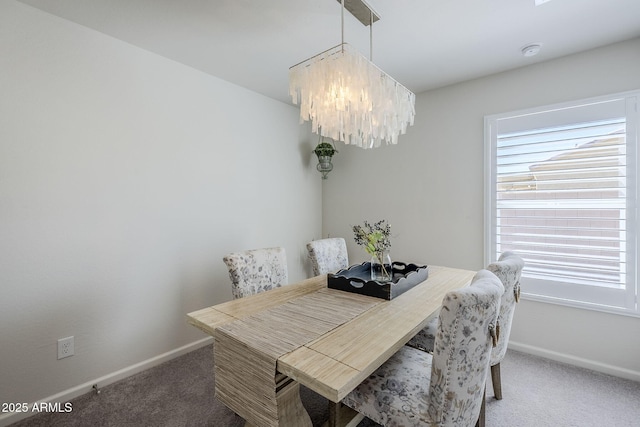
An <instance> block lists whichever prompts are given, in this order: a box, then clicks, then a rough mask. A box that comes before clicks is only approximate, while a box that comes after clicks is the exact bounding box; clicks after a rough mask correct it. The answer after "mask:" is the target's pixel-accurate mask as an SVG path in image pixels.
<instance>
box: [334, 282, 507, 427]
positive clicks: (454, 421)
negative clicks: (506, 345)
mask: <svg viewBox="0 0 640 427" xmlns="http://www.w3.org/2000/svg"><path fill="white" fill-rule="evenodd" d="M503 292H504V287H503V286H502V284H501V283H500V280H499V279H498V278H497V277H496V276H495V275H494V274H493V273H491V272H489V271H487V270H480V271H479V272H478V273H477V274H476V275H475V277H474V278H473V280H472V283H471V286H469V287H467V288H463V289H460V290H457V291H452V292H449V293H448V294H447V295H446V296H445V298H444V300H443V301H442V308H441V310H440V314H439V319H440V321H439V322H438V330H437V334H436V338H435V346H434V351H433V355H431V354H429V353H426V352H424V351H420V350H418V349H415V348H412V347H409V346H403V347H402V348H401V349H400V350H399V351H398V352H397V353H395V354H394V355H393V356H391V358H390V359H389V360H388V361H387V362H385V363H384V364H383V365H382V366H381V367H380V368H378V370H377V371H375V372H374V373H373V374H372V375H371V376H369V378H368V379H366V380H365V381H364V382H362V383H361V384H360V385H359V386H358V387H356V388H355V389H354V390H353V391H352V392H351V393H349V394H348V395H347V396H346V397H345V398H344V399H343V400H342V403H344V404H345V405H347V406H349V407H350V408H353V409H355V410H356V411H358V412H360V413H361V414H363V415H364V416H366V417H368V418H370V419H371V420H373V421H375V422H376V423H378V424H381V425H383V426H392V427H400V426H402V427H411V426H415V427H418V426H420V427H423V426H439V427H445V426H446V427H454V426H455V427H471V426H473V425H475V424H476V422H478V423H479V424H481V425H482V424H483V423H484V411H483V409H484V392H485V381H486V378H487V375H488V373H489V362H490V357H491V348H492V346H493V344H494V342H495V324H496V321H497V317H498V310H499V308H500V297H501V296H502V294H503Z"/></svg>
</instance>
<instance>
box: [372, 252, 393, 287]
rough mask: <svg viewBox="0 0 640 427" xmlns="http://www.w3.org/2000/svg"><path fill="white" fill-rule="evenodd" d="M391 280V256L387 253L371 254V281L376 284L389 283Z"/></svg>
mask: <svg viewBox="0 0 640 427" xmlns="http://www.w3.org/2000/svg"><path fill="white" fill-rule="evenodd" d="M391 279H392V272H391V255H390V254H389V251H382V252H377V253H375V254H373V255H372V256H371V280H374V281H376V282H389V281H391Z"/></svg>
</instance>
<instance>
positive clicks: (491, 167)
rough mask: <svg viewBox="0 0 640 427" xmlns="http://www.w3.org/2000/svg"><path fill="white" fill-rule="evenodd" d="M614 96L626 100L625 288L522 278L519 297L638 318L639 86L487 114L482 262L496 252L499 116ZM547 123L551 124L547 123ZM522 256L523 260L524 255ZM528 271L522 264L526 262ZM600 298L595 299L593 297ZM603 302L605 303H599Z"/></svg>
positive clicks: (584, 103) (598, 100)
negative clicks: (626, 271)
mask: <svg viewBox="0 0 640 427" xmlns="http://www.w3.org/2000/svg"><path fill="white" fill-rule="evenodd" d="M616 99H624V100H625V105H626V126H627V131H626V148H627V160H628V164H629V165H631V167H628V169H627V186H626V191H627V197H626V205H627V207H626V212H627V215H628V217H627V226H628V228H627V239H628V240H627V245H628V246H631V247H630V251H629V252H628V253H627V263H629V265H630V268H629V270H630V274H628V277H627V280H626V283H625V285H626V286H625V289H624V290H617V289H611V288H606V287H599V286H581V285H577V284H571V283H562V286H558V284H559V282H554V281H547V280H542V279H534V278H526V277H523V278H522V280H521V282H522V297H523V298H524V299H528V300H533V301H541V302H546V303H552V304H559V305H564V306H570V307H576V308H584V309H589V310H595V311H603V312H607V313H615V314H623V315H629V316H634V317H640V306H639V304H638V290H639V284H638V267H639V265H638V264H639V261H638V259H637V257H638V240H639V239H638V228H637V227H638V205H639V204H640V197H639V196H640V193H639V188H640V182H639V176H640V173H639V172H638V169H640V163H639V161H638V160H639V159H638V151H640V150H639V149H638V145H639V138H640V136H639V133H640V111H639V110H640V108H639V106H638V104H639V103H640V90H634V91H628V92H622V93H616V94H610V95H604V96H599V97H594V98H586V99H580V100H574V101H568V102H563V103H558V104H552V105H544V106H540V107H534V108H529V109H525V110H518V111H511V112H506V113H500V114H492V115H487V116H485V118H484V156H485V157H484V165H485V173H484V177H485V182H484V203H485V217H484V224H485V228H484V262H485V265H488V264H489V263H491V262H494V261H495V258H496V257H497V256H498V254H497V233H496V229H497V227H498V224H497V149H496V145H497V136H498V135H497V131H498V129H497V127H498V126H497V123H498V121H499V120H504V119H508V118H513V117H517V116H526V115H532V114H538V113H544V112H552V111H554V110H566V109H567V108H573V107H579V106H582V105H588V104H595V103H600V102H607V101H612V100H616ZM549 126H551V124H549ZM525 261H526V260H525ZM525 275H526V263H525ZM594 301H598V302H594ZM603 301H604V302H605V303H603ZM616 301H617V302H618V303H619V302H620V301H622V302H623V303H622V304H623V305H624V306H622V307H621V306H619V305H615V306H614V305H610V304H612V302H616Z"/></svg>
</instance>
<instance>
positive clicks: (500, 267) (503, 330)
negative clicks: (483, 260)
mask: <svg viewBox="0 0 640 427" xmlns="http://www.w3.org/2000/svg"><path fill="white" fill-rule="evenodd" d="M523 268H524V260H523V259H522V258H520V256H518V255H517V254H516V253H515V252H510V251H509V252H504V253H503V254H502V255H500V258H499V259H498V261H496V262H494V263H492V264H489V266H487V270H489V271H490V272H492V273H493V274H495V275H496V276H498V279H500V281H501V282H502V286H504V294H503V295H502V300H501V301H500V314H499V316H498V325H499V327H500V334H499V336H498V345H497V346H496V347H494V349H493V350H492V351H491V366H493V365H495V364H497V363H500V362H502V359H504V356H505V354H506V353H507V344H508V343H509V335H510V334H511V322H512V321H513V313H514V312H515V311H516V295H519V293H520V276H521V275H522V269H523Z"/></svg>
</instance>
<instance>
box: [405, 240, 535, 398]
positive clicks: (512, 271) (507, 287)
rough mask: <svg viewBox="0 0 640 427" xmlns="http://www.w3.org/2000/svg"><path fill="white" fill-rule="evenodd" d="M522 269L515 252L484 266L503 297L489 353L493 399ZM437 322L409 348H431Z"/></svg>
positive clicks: (499, 392)
mask: <svg viewBox="0 0 640 427" xmlns="http://www.w3.org/2000/svg"><path fill="white" fill-rule="evenodd" d="M523 268H524V260H523V259H522V258H521V257H520V256H519V255H517V254H516V253H515V252H511V251H507V252H504V253H502V255H500V258H499V259H498V261H496V262H494V263H491V264H489V265H488V266H487V270H489V271H491V272H492V273H494V274H495V275H496V276H497V277H498V279H500V281H501V282H502V285H503V286H504V294H503V295H502V301H501V303H500V315H499V317H498V325H499V332H500V333H499V334H498V344H497V345H496V347H495V348H494V349H493V350H492V351H491V383H492V384H493V392H494V395H495V398H496V399H498V400H500V399H502V380H501V378H500V362H502V360H503V359H504V356H505V355H506V353H507V344H508V343H509V335H511V323H512V321H513V313H514V312H515V309H516V303H517V302H518V301H519V300H520V276H521V275H522V269H523ZM437 322H438V319H437V318H435V319H434V320H432V321H431V322H430V323H429V324H428V325H427V326H426V327H425V328H424V329H422V330H421V331H420V332H418V334H416V336H415V337H413V338H412V339H411V340H410V341H409V342H408V345H409V346H411V347H415V348H418V349H420V350H424V351H431V350H432V349H433V340H434V336H435V332H436V329H437Z"/></svg>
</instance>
